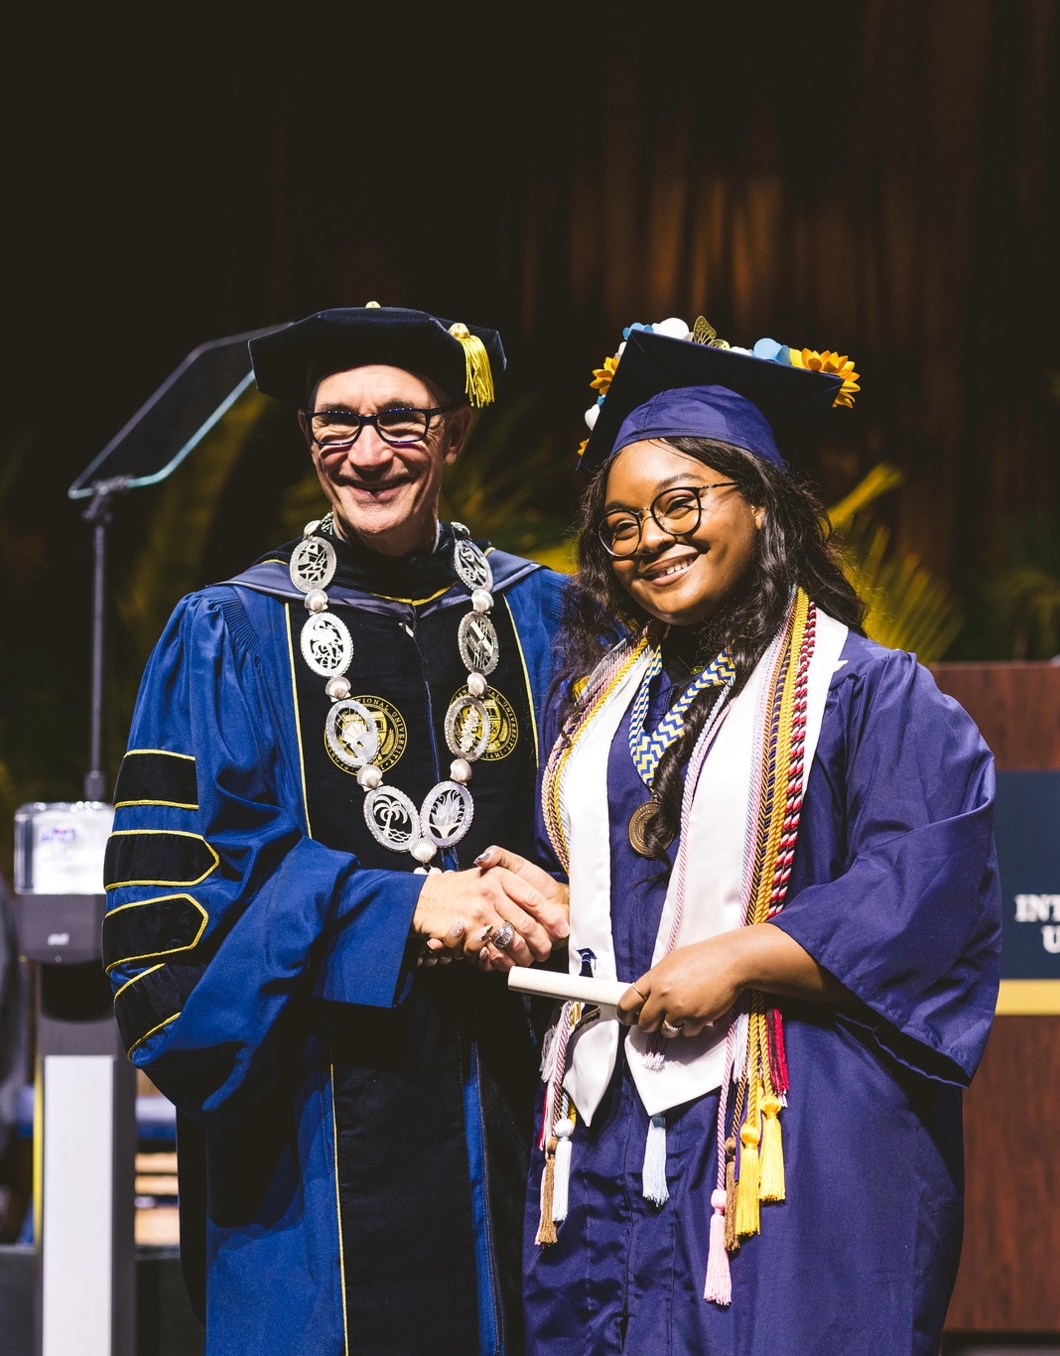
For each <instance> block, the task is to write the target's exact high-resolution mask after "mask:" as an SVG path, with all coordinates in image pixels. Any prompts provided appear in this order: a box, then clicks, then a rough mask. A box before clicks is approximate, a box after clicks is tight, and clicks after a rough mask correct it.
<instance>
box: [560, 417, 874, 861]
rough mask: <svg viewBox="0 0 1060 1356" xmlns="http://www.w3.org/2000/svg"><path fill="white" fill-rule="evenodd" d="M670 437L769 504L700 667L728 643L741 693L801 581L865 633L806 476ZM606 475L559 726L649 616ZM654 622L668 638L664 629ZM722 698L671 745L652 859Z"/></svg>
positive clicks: (591, 496) (697, 711) (702, 637)
mask: <svg viewBox="0 0 1060 1356" xmlns="http://www.w3.org/2000/svg"><path fill="white" fill-rule="evenodd" d="M664 441H665V442H666V444H667V445H668V446H670V447H673V448H674V449H675V450H676V451H678V452H683V453H684V454H685V456H688V457H693V458H695V460H696V461H699V462H702V463H703V464H704V465H705V466H708V467H710V469H711V470H712V471H716V472H718V473H719V474H720V475H721V476H723V477H724V478H725V479H726V480H732V481H735V483H736V488H737V492H738V493H739V494H740V495H741V496H742V497H743V498H744V499H745V500H746V502H747V503H748V504H750V505H751V506H752V507H754V508H761V509H764V510H765V516H764V520H763V523H762V527H761V530H760V531H759V532H758V534H757V536H756V540H755V551H754V556H753V558H752V561H751V566H750V569H749V570H748V571H747V574H746V575H745V576H744V578H743V580H742V581H741V583H740V585H739V587H738V589H737V592H736V594H735V595H734V596H733V597H732V598H731V599H730V600H729V602H728V604H727V605H726V606H725V607H724V608H723V609H722V610H721V612H719V613H717V614H716V615H715V616H713V617H711V618H709V619H708V620H707V621H706V622H704V623H703V624H702V626H700V627H699V628H698V635H697V637H696V641H697V644H696V656H697V662H698V663H699V664H706V663H709V662H710V660H711V659H713V658H714V656H715V655H716V654H718V653H719V652H720V651H721V650H722V649H724V647H725V646H726V645H727V646H728V647H729V651H730V653H731V655H732V658H733V662H734V664H735V668H736V690H737V691H738V690H739V689H740V688H741V687H742V686H743V685H744V683H746V681H747V679H748V677H749V675H750V673H751V671H752V670H753V669H754V667H755V665H756V664H757V663H758V661H759V660H760V659H761V657H762V655H763V654H764V653H765V650H766V648H767V646H768V645H769V643H770V641H771V640H772V639H773V637H774V636H775V635H776V633H777V631H778V629H779V628H780V626H781V623H782V622H783V621H784V617H785V615H786V613H787V609H788V605H789V601H790V598H791V592H792V589H793V588H795V587H796V586H800V587H802V588H803V589H805V590H806V592H807V593H808V594H809V596H810V597H811V598H812V599H813V601H814V602H815V603H817V605H818V606H819V607H820V608H821V609H822V610H823V611H825V612H827V613H829V615H830V616H833V617H835V618H836V620H837V621H841V622H844V623H845V624H846V625H847V626H849V627H850V629H851V630H852V631H856V632H858V633H859V634H863V630H862V622H863V621H864V617H865V611H866V609H865V605H864V604H863V603H862V601H861V600H860V598H859V597H858V596H857V594H856V593H855V592H854V589H853V588H852V587H851V585H850V583H849V582H848V581H847V579H846V576H845V575H844V574H843V571H842V569H841V568H840V565H839V559H838V553H837V552H836V549H835V546H834V545H833V544H832V542H831V541H830V539H829V535H828V526H827V521H828V520H827V518H826V516H825V513H824V509H823V508H822V507H821V504H820V501H819V500H818V499H817V498H816V496H815V495H814V494H813V492H812V491H811V490H810V488H809V486H808V485H807V484H806V483H805V482H804V481H802V480H801V479H799V478H798V477H797V476H796V475H794V474H793V473H792V472H791V471H787V470H783V469H782V468H780V467H779V466H775V465H774V464H773V463H772V462H768V461H765V460H763V459H762V458H761V457H756V456H755V455H754V454H753V453H751V452H747V451H745V450H744V449H743V448H740V447H734V446H732V445H731V444H730V443H722V442H715V441H714V440H713V439H708V438H667V439H664ZM607 477H608V467H607V465H604V466H603V467H602V468H601V469H600V471H599V472H598V474H597V476H596V478H595V479H594V480H593V482H592V484H591V485H590V486H589V488H588V489H587V490H586V492H585V494H584V495H583V496H582V500H581V503H580V504H579V506H578V516H577V527H578V572H577V574H576V576H575V578H574V581H573V587H572V588H571V590H570V591H569V593H568V596H567V603H566V608H565V613H564V618H563V626H562V629H561V632H560V676H559V689H558V690H559V692H560V694H561V697H560V700H561V704H562V706H561V724H562V723H563V722H565V721H566V719H567V717H568V716H569V715H570V714H571V712H572V711H573V708H574V705H575V696H574V690H575V682H574V680H576V679H578V678H581V677H584V676H585V675H586V674H588V673H590V672H591V671H592V669H593V668H594V667H595V665H596V663H597V662H598V661H599V659H600V658H601V656H602V655H603V654H604V653H605V652H606V651H607V650H608V649H609V648H610V647H611V646H612V645H614V644H615V643H616V642H617V641H619V640H620V639H621V638H622V636H623V635H624V634H626V633H628V632H631V631H636V630H639V629H640V627H641V626H643V625H644V624H645V623H650V622H651V621H652V618H651V617H650V615H649V614H648V613H647V612H645V611H644V609H643V608H641V607H640V606H639V605H638V604H637V603H635V602H634V600H633V599H632V598H631V597H630V596H629V594H628V593H626V591H625V589H623V588H622V586H621V585H620V584H619V582H618V580H617V579H616V577H615V572H614V570H613V569H612V564H611V557H610V556H609V555H608V554H607V552H606V551H605V550H604V548H603V545H602V543H601V541H600V538H599V536H598V534H597V528H598V525H599V523H600V520H601V518H602V517H603V509H604V503H605V501H606V497H607ZM655 625H656V626H657V627H658V635H659V636H661V635H662V634H663V629H664V628H663V627H662V626H661V624H659V623H655ZM716 698H717V689H713V688H707V689H705V690H704V691H703V692H701V693H700V694H699V695H698V696H697V697H696V699H695V700H694V701H693V702H692V705H691V706H690V707H689V708H688V711H687V713H686V714H685V718H684V727H685V734H684V737H683V738H681V739H678V740H677V741H676V742H675V743H673V744H671V745H670V747H669V748H668V749H667V751H666V752H665V753H664V754H663V756H662V758H661V760H660V762H659V766H658V768H657V770H656V773H655V781H654V786H653V792H654V794H655V796H656V797H657V798H658V800H659V802H660V810H659V814H658V815H657V816H656V818H655V819H654V821H653V822H652V825H651V827H650V829H649V831H648V834H647V838H648V844H649V846H650V847H651V849H652V851H653V854H654V855H655V856H661V855H662V853H663V851H664V850H665V848H666V846H667V845H668V844H669V843H670V842H671V841H672V839H673V838H674V836H675V835H676V833H677V829H678V827H679V822H680V815H681V796H682V790H683V784H682V780H681V768H682V766H683V765H684V763H685V762H686V761H687V760H688V757H689V754H690V753H691V752H692V749H693V747H694V745H695V742H696V739H697V738H698V736H699V733H700V731H701V730H702V728H703V724H704V722H705V721H706V718H707V716H708V714H709V712H710V709H711V707H712V706H713V704H714V701H715V700H716Z"/></svg>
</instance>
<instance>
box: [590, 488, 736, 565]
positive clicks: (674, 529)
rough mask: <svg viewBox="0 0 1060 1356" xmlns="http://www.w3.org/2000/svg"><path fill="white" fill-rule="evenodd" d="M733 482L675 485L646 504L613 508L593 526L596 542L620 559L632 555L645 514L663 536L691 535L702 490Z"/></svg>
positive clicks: (698, 519) (698, 514)
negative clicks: (595, 526) (633, 507)
mask: <svg viewBox="0 0 1060 1356" xmlns="http://www.w3.org/2000/svg"><path fill="white" fill-rule="evenodd" d="M735 485H736V481H735V480H715V481H714V482H713V483H712V484H710V485H677V486H674V488H673V489H670V490H663V492H662V493H661V494H657V495H656V496H655V498H654V499H653V500H652V501H651V503H650V504H649V505H648V507H647V508H643V509H615V510H614V512H612V513H609V514H607V516H606V517H605V518H604V519H603V521H602V522H601V523H600V526H599V527H598V528H597V529H596V533H597V536H598V537H599V538H600V545H601V546H602V547H603V548H604V550H605V551H606V552H607V553H608V555H610V556H616V557H618V558H620V559H621V558H622V557H624V556H632V555H636V553H637V549H638V547H639V546H640V539H641V533H642V532H643V530H644V520H645V518H647V517H648V515H649V514H650V515H651V518H652V520H653V521H654V522H655V524H656V526H657V527H659V528H660V530H661V531H663V532H665V533H666V534H667V536H669V537H688V536H691V534H692V533H693V532H695V531H696V530H697V528H698V527H699V524H700V523H701V522H702V520H703V501H702V500H701V498H700V495H701V494H702V493H703V491H704V490H720V489H723V488H724V487H726V486H735Z"/></svg>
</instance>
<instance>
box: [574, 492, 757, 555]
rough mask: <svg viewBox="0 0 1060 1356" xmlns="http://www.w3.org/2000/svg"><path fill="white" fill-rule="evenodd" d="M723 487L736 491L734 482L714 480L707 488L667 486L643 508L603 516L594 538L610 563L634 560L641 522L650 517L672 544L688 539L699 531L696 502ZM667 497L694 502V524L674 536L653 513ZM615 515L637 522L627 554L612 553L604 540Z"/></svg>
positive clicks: (700, 511)
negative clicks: (680, 496) (677, 496)
mask: <svg viewBox="0 0 1060 1356" xmlns="http://www.w3.org/2000/svg"><path fill="white" fill-rule="evenodd" d="M727 486H731V487H732V488H733V489H737V488H738V482H737V481H735V480H715V481H712V482H711V484H709V485H671V486H670V487H669V488H668V489H665V490H661V491H660V492H659V493H658V494H657V495H656V496H655V498H654V499H653V500H652V501H651V503H650V504H649V505H648V507H647V508H642V509H613V510H612V511H611V513H609V514H607V515H606V516H605V517H604V518H603V519H602V520H601V521H600V522H599V523H598V524H597V527H596V535H597V538H598V539H599V542H600V545H601V546H602V547H603V548H604V550H605V551H606V552H607V554H608V555H609V556H611V557H612V558H613V559H614V560H628V559H629V557H630V556H635V555H636V554H637V552H638V550H639V549H640V543H641V538H642V537H643V535H644V520H645V518H647V517H648V516H649V515H650V516H651V519H652V521H653V522H654V523H655V526H656V527H657V528H658V529H659V531H660V532H665V533H666V535H667V536H668V537H673V539H674V541H677V540H678V538H680V537H690V536H691V535H692V533H693V532H698V531H699V525H700V523H702V521H703V500H702V499H701V498H700V495H701V494H702V492H703V491H704V490H720V489H724V488H726V487H727ZM670 494H687V495H691V496H692V498H693V499H695V501H696V521H695V522H694V523H693V524H692V526H691V527H689V528H685V529H684V530H683V531H681V532H674V531H673V530H672V529H671V528H669V527H667V526H666V524H665V523H664V522H662V521H661V520H660V518H659V514H658V512H657V509H658V506H659V500H660V499H665V498H666V496H667V495H670ZM619 514H627V515H628V516H629V517H630V518H635V519H636V521H637V537H636V540H635V541H634V543H633V545H632V547H631V549H630V550H628V551H616V550H615V549H614V547H613V546H612V544H611V542H610V541H609V540H608V535H607V519H608V518H612V517H616V516H618V515H619Z"/></svg>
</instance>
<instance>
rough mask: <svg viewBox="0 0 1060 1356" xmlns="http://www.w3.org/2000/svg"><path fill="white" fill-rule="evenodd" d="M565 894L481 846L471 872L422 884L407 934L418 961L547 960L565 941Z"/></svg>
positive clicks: (544, 876)
mask: <svg viewBox="0 0 1060 1356" xmlns="http://www.w3.org/2000/svg"><path fill="white" fill-rule="evenodd" d="M569 900H570V893H569V891H568V889H567V886H566V885H561V884H560V883H559V882H558V881H555V880H553V879H552V877H551V876H550V875H549V874H548V872H546V871H542V870H541V868H540V867H539V866H535V865H534V864H533V863H532V862H528V861H527V860H526V858H525V857H520V856H518V855H517V854H516V853H514V852H508V851H506V849H504V848H499V847H491V848H487V849H486V851H485V852H483V853H482V854H481V855H480V856H478V857H476V859H475V865H474V867H473V868H472V869H471V870H470V871H444V872H434V873H432V874H431V875H429V876H428V877H427V879H426V880H425V881H424V884H423V889H422V890H421V891H420V898H419V902H418V904H417V905H416V912H415V913H414V914H413V916H412V929H411V932H412V936H414V937H418V938H419V939H420V940H421V941H422V943H423V952H422V954H421V958H420V959H421V963H422V964H425V965H433V964H436V963H441V964H443V965H444V964H446V963H448V962H449V961H453V960H465V961H470V962H472V963H473V964H475V965H477V966H478V967H479V968H480V969H482V970H501V971H506V970H510V969H511V968H512V966H514V965H524V966H525V965H531V964H532V963H533V962H534V961H542V960H546V959H547V958H548V956H549V955H550V953H551V951H552V946H553V943H554V942H559V941H562V940H564V939H565V938H566V937H568V936H569V935H570V923H569V921H568V919H569V915H570V906H569Z"/></svg>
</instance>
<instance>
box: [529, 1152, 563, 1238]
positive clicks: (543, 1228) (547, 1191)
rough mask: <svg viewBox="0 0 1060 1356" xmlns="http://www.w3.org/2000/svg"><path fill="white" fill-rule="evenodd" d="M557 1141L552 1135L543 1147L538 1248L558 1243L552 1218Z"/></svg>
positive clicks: (557, 1235)
mask: <svg viewBox="0 0 1060 1356" xmlns="http://www.w3.org/2000/svg"><path fill="white" fill-rule="evenodd" d="M558 1144H559V1139H558V1138H557V1136H556V1135H553V1136H552V1137H551V1138H550V1139H549V1141H548V1144H547V1145H546V1146H545V1168H544V1171H543V1172H542V1174H541V1222H540V1223H539V1224H538V1226H537V1238H535V1239H534V1242H535V1243H536V1244H537V1245H538V1247H545V1246H547V1245H548V1244H550V1243H556V1242H558V1241H559V1234H557V1233H556V1222H555V1220H554V1219H553V1218H552V1193H553V1191H554V1189H555V1182H556V1146H557V1145H558Z"/></svg>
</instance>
